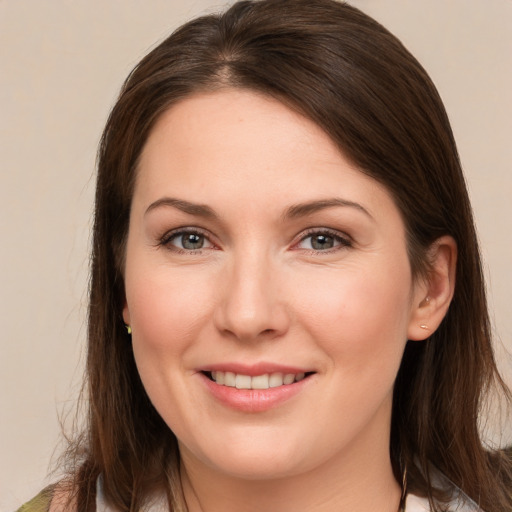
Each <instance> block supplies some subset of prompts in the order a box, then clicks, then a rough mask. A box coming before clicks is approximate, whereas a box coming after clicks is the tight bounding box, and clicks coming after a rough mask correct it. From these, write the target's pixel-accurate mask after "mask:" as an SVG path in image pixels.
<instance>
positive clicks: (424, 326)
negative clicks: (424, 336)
mask: <svg viewBox="0 0 512 512" xmlns="http://www.w3.org/2000/svg"><path fill="white" fill-rule="evenodd" d="M420 327H421V328H422V329H425V330H427V331H428V325H427V324H421V325H420Z"/></svg>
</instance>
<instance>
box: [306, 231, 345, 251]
mask: <svg viewBox="0 0 512 512" xmlns="http://www.w3.org/2000/svg"><path fill="white" fill-rule="evenodd" d="M348 245H350V243H349V241H348V240H346V239H345V238H343V237H341V236H339V235H336V234H334V233H329V232H318V233H311V234H309V235H307V236H305V237H304V238H303V239H302V240H301V241H300V242H299V243H298V245H297V247H299V248H300V249H309V250H314V251H328V250H329V249H334V248H336V247H340V246H348Z"/></svg>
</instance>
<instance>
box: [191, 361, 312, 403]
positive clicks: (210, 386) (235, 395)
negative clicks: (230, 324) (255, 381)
mask: <svg viewBox="0 0 512 512" xmlns="http://www.w3.org/2000/svg"><path fill="white" fill-rule="evenodd" d="M210 371H223V372H233V373H239V374H243V375H250V376H255V375H263V374H266V373H283V374H286V373H295V374H296V373H306V372H308V370H304V369H302V368H297V367H292V366H283V365H280V364H271V363H260V364H256V365H244V364H238V363H222V364H214V365H210V366H208V367H204V368H203V369H201V370H198V372H197V374H196V375H197V376H198V377H199V378H200V379H201V383H202V384H203V385H204V386H205V388H206V390H207V392H208V393H209V394H211V395H212V396H213V397H214V398H215V399H216V400H218V401H219V402H220V403H222V404H223V405H225V406H227V407H229V408H231V409H235V410H238V411H241V412H251V413H257V412H264V411H268V410H270V409H273V408H275V407H278V406H279V405H281V404H283V403H284V402H286V401H288V400H290V399H291V398H293V397H295V396H296V395H298V394H299V393H301V391H303V390H304V388H305V387H306V386H308V385H309V384H310V383H311V382H312V380H313V379H312V376H309V377H306V378H305V379H303V380H301V381H299V382H294V383H293V384H287V385H283V386H279V387H276V388H269V389H237V388H233V387H230V386H222V385H219V384H217V383H216V382H214V381H213V380H211V379H210V378H209V377H208V376H207V375H206V374H205V372H210Z"/></svg>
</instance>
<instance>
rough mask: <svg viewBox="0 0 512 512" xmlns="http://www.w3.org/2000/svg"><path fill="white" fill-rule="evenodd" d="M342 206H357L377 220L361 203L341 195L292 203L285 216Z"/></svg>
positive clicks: (303, 215)
mask: <svg viewBox="0 0 512 512" xmlns="http://www.w3.org/2000/svg"><path fill="white" fill-rule="evenodd" d="M340 206H341V207H348V208H355V209H356V210H359V211H360V212H362V213H364V214H365V215H367V216H368V217H369V218H370V219H372V220H375V219H374V218H373V216H372V215H371V214H370V212H369V211H368V210H367V209H366V208H365V207H364V206H362V205H361V204H359V203H355V202H354V201H348V200H346V199H341V198H339V197H334V198H332V199H321V200H318V201H309V202H307V203H299V204H295V205H292V206H290V207H289V208H288V209H287V210H286V212H285V213H284V218H285V219H286V218H292V219H294V218H298V217H305V216H307V215H311V214H312V213H316V212H319V211H321V210H325V209H327V208H335V207H340Z"/></svg>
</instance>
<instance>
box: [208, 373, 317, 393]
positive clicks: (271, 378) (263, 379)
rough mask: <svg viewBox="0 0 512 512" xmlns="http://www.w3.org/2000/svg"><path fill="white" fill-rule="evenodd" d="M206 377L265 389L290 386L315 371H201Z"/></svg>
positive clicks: (224, 383)
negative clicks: (243, 372) (250, 372)
mask: <svg viewBox="0 0 512 512" xmlns="http://www.w3.org/2000/svg"><path fill="white" fill-rule="evenodd" d="M201 373H203V375H205V376H206V377H207V378H208V379H210V380H211V381H213V382H215V383H216V384H217V385H219V386H226V387H229V388H236V389H248V390H265V389H270V388H279V387H283V386H290V385H291V384H294V383H296V382H300V381H302V380H304V379H307V378H308V377H310V376H311V375H313V374H314V373H315V372H300V373H281V372H274V373H263V374H261V375H252V376H251V375H244V374H242V373H234V372H224V371H220V370H217V371H203V372H201Z"/></svg>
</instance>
